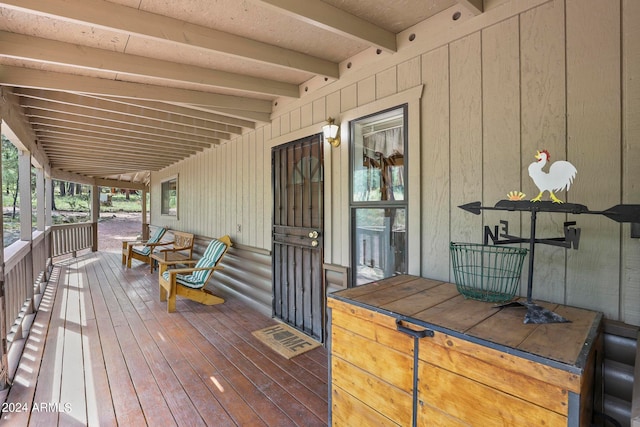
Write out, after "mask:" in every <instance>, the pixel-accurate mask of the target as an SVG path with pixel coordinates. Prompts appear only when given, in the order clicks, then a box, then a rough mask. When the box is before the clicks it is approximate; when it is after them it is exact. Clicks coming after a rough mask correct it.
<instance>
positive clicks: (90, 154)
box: [47, 146, 179, 166]
mask: <svg viewBox="0 0 640 427" xmlns="http://www.w3.org/2000/svg"><path fill="white" fill-rule="evenodd" d="M124 151H125V150H124V149H120V150H117V149H104V148H85V149H80V148H78V147H73V149H72V147H71V146H65V147H64V148H56V149H51V150H47V155H48V156H49V157H51V159H58V163H57V164H58V165H61V164H63V162H64V160H66V159H69V160H71V159H76V160H77V159H82V158H85V159H91V158H93V159H94V160H97V161H99V162H102V160H119V161H120V164H125V163H127V162H128V163H133V162H136V161H140V162H145V163H150V162H149V161H148V160H149V159H152V160H154V162H153V163H154V164H155V165H168V164H171V162H175V161H177V160H179V159H176V158H175V157H173V156H166V155H163V156H160V155H155V156H150V155H137V156H128V157H126V162H125V161H124V160H122V159H123V158H125V155H126V153H125V152H124ZM69 153H73V154H72V155H69ZM93 163H95V161H94V162H93ZM92 166H93V165H92Z"/></svg>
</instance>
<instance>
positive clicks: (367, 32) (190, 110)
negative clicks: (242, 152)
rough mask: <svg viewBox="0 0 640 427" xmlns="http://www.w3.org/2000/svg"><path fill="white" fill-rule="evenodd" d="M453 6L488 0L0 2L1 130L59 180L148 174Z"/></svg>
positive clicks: (265, 118) (466, 9)
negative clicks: (16, 139) (30, 150)
mask: <svg viewBox="0 0 640 427" xmlns="http://www.w3.org/2000/svg"><path fill="white" fill-rule="evenodd" d="M456 8H458V9H460V10H461V12H463V13H464V14H465V16H474V15H477V14H480V13H481V12H482V0H394V1H388V0H324V1H320V0H304V1H301V0H217V1H211V0H112V1H103V0H46V1H42V0H12V1H0V85H2V102H3V103H4V105H5V107H6V106H9V107H12V110H11V111H13V112H12V113H8V111H9V110H8V109H7V108H4V110H3V111H4V113H3V118H4V120H5V124H4V126H3V133H5V134H12V135H13V136H14V138H15V137H16V135H18V137H19V139H21V140H23V139H27V140H29V142H28V143H25V146H28V147H29V148H33V149H35V150H36V151H38V152H39V153H38V154H37V155H35V154H34V158H36V160H37V161H38V162H39V163H41V164H42V165H46V166H47V167H48V168H50V170H51V174H52V175H53V176H54V177H55V176H56V175H57V176H65V175H68V176H73V175H71V174H76V175H78V176H82V177H87V178H91V179H98V178H107V179H121V180H123V181H131V182H145V181H146V180H148V172H149V171H157V170H160V169H162V168H164V167H167V166H169V165H171V164H173V163H175V162H178V161H180V160H182V159H184V158H187V157H189V156H192V155H194V154H197V153H198V152H200V151H203V150H205V149H208V148H210V147H212V146H215V145H217V144H221V143H223V142H225V141H229V140H233V139H234V138H235V137H237V136H239V135H241V134H242V133H243V132H246V131H248V130H251V129H255V128H256V127H257V126H260V125H261V124H263V123H268V122H269V121H270V118H271V112H272V109H273V106H274V105H275V104H276V103H277V102H279V101H280V100H287V99H297V98H300V97H301V96H303V95H304V94H305V90H304V89H303V88H308V87H309V85H312V86H313V87H314V88H318V87H322V86H324V85H328V84H332V83H333V82H335V81H336V80H338V79H340V78H341V77H342V76H343V75H344V73H345V70H346V68H345V66H344V64H345V63H346V62H347V61H349V60H350V59H351V58H354V57H356V56H358V55H362V54H363V52H367V51H374V52H375V53H376V54H377V55H381V54H383V55H393V54H394V53H395V52H397V51H398V46H399V41H398V39H399V35H400V34H401V33H403V32H405V31H406V30H407V29H411V28H414V27H417V26H420V25H424V23H428V22H429V20H430V19H433V18H434V17H436V16H438V15H442V14H444V13H446V14H450V13H451V12H452V11H453V10H456ZM15 111H18V113H17V116H16V113H15ZM18 116H19V117H18ZM19 123H22V124H23V125H24V128H23V129H20V130H17V129H15V128H16V127H17V128H20V127H21V126H20V125H18V124H19ZM9 124H11V126H9V127H11V130H7V125H9ZM23 142H24V141H23ZM30 144H31V145H30Z"/></svg>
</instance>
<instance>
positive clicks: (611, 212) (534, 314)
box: [459, 150, 640, 323]
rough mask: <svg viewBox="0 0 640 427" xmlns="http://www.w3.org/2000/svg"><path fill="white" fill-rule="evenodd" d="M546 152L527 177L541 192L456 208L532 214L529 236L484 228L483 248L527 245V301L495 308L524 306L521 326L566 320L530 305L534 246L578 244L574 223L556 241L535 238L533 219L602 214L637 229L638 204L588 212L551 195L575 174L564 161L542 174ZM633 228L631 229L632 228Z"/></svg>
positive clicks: (503, 226) (504, 227) (503, 225)
mask: <svg viewBox="0 0 640 427" xmlns="http://www.w3.org/2000/svg"><path fill="white" fill-rule="evenodd" d="M550 157H551V156H550V155H549V152H548V151H547V150H542V151H538V152H537V153H536V156H535V158H536V161H535V162H533V163H531V165H529V169H528V170H529V176H530V177H531V178H532V179H533V182H534V183H535V184H536V186H537V187H538V189H539V190H540V193H539V194H538V195H537V196H536V197H534V198H533V199H531V200H530V201H526V200H524V197H525V195H524V194H523V193H521V192H519V191H511V192H509V193H508V195H507V196H508V198H509V200H500V201H499V202H498V203H496V205H495V206H493V207H489V206H482V205H481V203H480V202H472V203H467V204H465V205H461V206H459V207H460V208H461V209H464V210H465V211H467V212H471V213H473V214H475V215H479V214H480V212H481V211H482V210H500V211H528V212H531V230H530V233H529V237H518V236H514V235H511V234H509V223H508V222H507V221H500V224H501V228H499V226H497V225H496V226H495V228H494V230H493V231H492V230H491V228H490V227H489V226H485V227H484V241H483V244H484V245H488V244H489V240H491V243H492V244H494V245H506V244H514V243H526V242H528V243H529V276H528V282H527V299H526V301H513V302H509V303H506V304H503V305H500V306H497V307H500V308H504V307H525V308H527V313H526V315H525V318H524V323H563V322H569V320H567V319H565V318H564V317H562V316H560V315H559V314H557V313H554V312H553V311H551V310H548V309H546V308H544V307H541V306H539V305H537V304H536V303H534V302H533V299H532V293H533V292H532V291H533V270H534V259H535V245H536V244H537V243H540V244H546V245H553V246H560V247H564V248H567V249H570V248H573V249H578V245H579V242H580V229H579V228H575V227H574V226H575V225H576V222H575V221H568V222H565V223H564V227H563V228H564V235H563V236H562V237H557V238H546V239H539V238H536V220H537V214H538V212H561V213H569V214H591V215H604V216H606V217H608V218H609V219H612V220H614V221H616V222H620V223H623V222H629V223H634V228H638V227H640V225H639V224H638V223H640V205H626V204H620V205H616V206H613V207H611V208H609V209H607V210H605V211H591V210H589V208H587V207H586V206H585V205H580V204H576V203H564V202H563V201H562V200H560V199H559V198H558V197H557V196H556V195H555V194H554V192H557V191H563V190H569V187H570V186H571V184H572V183H573V180H574V178H575V176H576V174H577V170H576V168H575V167H574V166H573V165H572V164H571V163H569V162H567V161H556V162H554V163H553V164H552V165H551V167H550V168H549V172H545V171H543V170H542V168H543V167H544V166H545V165H546V163H547V161H548V160H549V159H550ZM545 191H547V192H549V197H550V198H551V201H543V200H542V195H543V193H544V192H545ZM634 228H632V230H633V229H634Z"/></svg>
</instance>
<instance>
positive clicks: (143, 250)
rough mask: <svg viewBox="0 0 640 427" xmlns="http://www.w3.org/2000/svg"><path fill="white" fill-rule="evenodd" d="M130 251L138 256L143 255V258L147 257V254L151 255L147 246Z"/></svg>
mask: <svg viewBox="0 0 640 427" xmlns="http://www.w3.org/2000/svg"><path fill="white" fill-rule="evenodd" d="M131 250H132V251H133V252H135V253H137V254H140V255H144V256H149V254H150V253H151V248H150V247H149V246H144V247H142V248H139V249H138V248H131Z"/></svg>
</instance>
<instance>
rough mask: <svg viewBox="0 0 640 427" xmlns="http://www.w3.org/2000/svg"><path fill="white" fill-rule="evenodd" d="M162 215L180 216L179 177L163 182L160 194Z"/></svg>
mask: <svg viewBox="0 0 640 427" xmlns="http://www.w3.org/2000/svg"><path fill="white" fill-rule="evenodd" d="M160 213H161V214H162V215H171V216H176V217H177V216H178V177H177V176H174V177H171V178H168V179H166V180H165V181H162V188H161V194H160Z"/></svg>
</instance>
